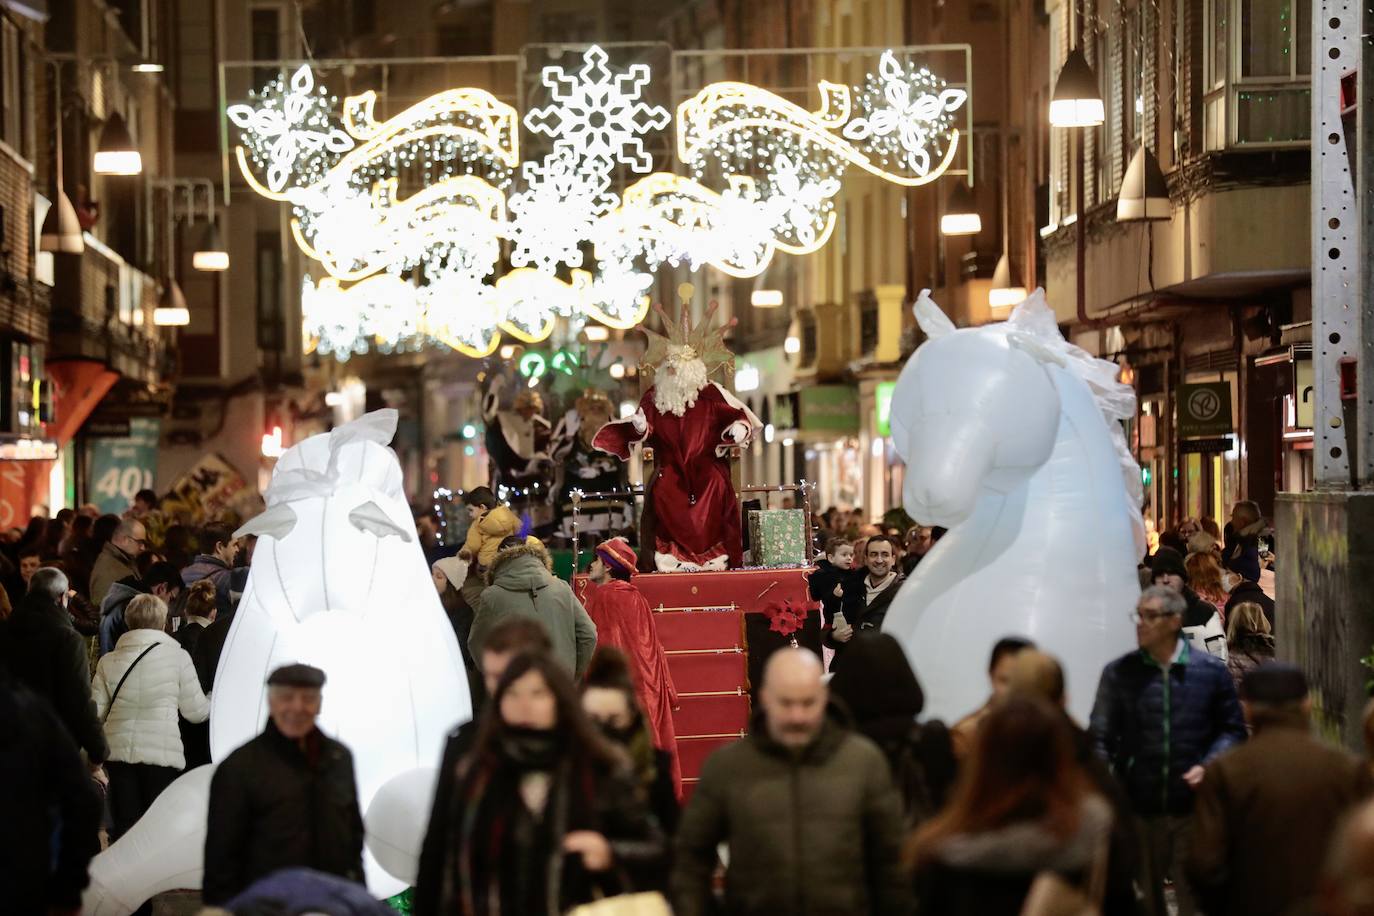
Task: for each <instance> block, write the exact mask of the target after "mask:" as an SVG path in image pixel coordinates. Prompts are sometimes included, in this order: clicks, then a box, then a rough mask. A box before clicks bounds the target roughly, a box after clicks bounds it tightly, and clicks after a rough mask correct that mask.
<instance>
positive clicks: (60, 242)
mask: <svg viewBox="0 0 1374 916" xmlns="http://www.w3.org/2000/svg"><path fill="white" fill-rule="evenodd" d="M52 68H53V73H54V77H53V107H54V110H55V112H56V115H55V117H54V119H53V122H54V123H55V124H56V125H57V131H56V133H57V144H56V146H55V147H54V156H53V195H52V206H50V207H48V212H47V215H45V216H44V217H43V226H42V228H41V229H40V230H39V234H38V250H39V251H48V252H53V253H60V254H81V252H83V251H85V250H86V241H85V239H83V238H82V236H81V220H79V219H77V217H76V208H75V207H73V206H72V202H71V199H70V198H69V197H67V195H66V192H64V191H63V190H62V68H61V66H59V65H58V64H56V63H54V64H52Z"/></svg>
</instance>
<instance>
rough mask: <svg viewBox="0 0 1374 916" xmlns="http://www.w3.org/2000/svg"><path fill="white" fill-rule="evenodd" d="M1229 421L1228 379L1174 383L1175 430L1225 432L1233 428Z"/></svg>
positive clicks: (1185, 433)
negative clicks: (1175, 389)
mask: <svg viewBox="0 0 1374 916" xmlns="http://www.w3.org/2000/svg"><path fill="white" fill-rule="evenodd" d="M1234 431H1235V429H1234V427H1233V426H1232V423H1231V383H1230V382H1203V383H1201V384H1192V385H1187V384H1185V385H1179V386H1178V434H1179V437H1180V438H1184V439H1187V438H1190V437H1192V436H1225V435H1227V434H1229V433H1232V432H1234Z"/></svg>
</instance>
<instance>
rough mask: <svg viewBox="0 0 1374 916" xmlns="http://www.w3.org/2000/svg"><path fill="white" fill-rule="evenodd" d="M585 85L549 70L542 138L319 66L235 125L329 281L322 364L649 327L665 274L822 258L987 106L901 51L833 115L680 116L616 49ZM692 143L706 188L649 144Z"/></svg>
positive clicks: (319, 288) (476, 107)
mask: <svg viewBox="0 0 1374 916" xmlns="http://www.w3.org/2000/svg"><path fill="white" fill-rule="evenodd" d="M578 64H580V66H579V65H577V64H575V65H574V67H564V66H562V65H558V66H549V67H546V68H544V70H543V71H542V73H541V77H540V79H541V82H542V84H543V86H544V87H545V88H546V89H547V90H548V94H549V101H548V104H546V105H544V106H542V107H534V108H531V109H530V110H529V111H528V112H526V113H525V115H524V116H523V118H521V116H520V114H519V113H518V112H517V111H516V110H515V109H514V108H513V107H511V106H510V105H507V104H505V103H504V102H502V101H500V100H499V99H497V98H496V97H495V96H493V95H491V94H490V93H488V92H486V91H484V90H480V89H472V88H464V89H451V90H447V91H444V92H440V93H438V94H436V95H433V96H430V97H428V98H426V99H423V100H422V101H420V102H418V103H416V104H414V105H412V106H410V107H409V108H406V109H405V110H404V111H402V112H400V113H398V114H396V115H394V116H393V117H390V118H387V119H386V120H378V119H377V117H376V114H375V111H376V105H377V101H378V100H377V96H376V95H375V93H372V92H366V93H363V94H361V95H358V96H351V97H349V98H347V99H345V100H343V102H342V103H340V101H339V100H338V99H337V98H336V97H334V96H332V95H330V94H329V93H328V91H327V90H326V88H325V87H324V86H322V85H319V84H318V81H317V79H316V75H315V73H314V72H313V71H312V69H311V68H310V66H309V65H306V66H302V67H300V68H299V69H297V70H295V71H294V72H293V73H291V74H289V75H287V74H282V75H281V76H279V77H278V78H276V79H274V80H272V81H271V82H269V83H268V84H267V85H266V86H264V87H263V88H262V89H261V90H258V91H256V92H254V93H252V94H251V96H250V98H249V100H248V102H246V103H244V104H237V105H231V106H230V107H229V108H228V111H227V114H228V117H229V119H230V121H231V122H232V123H233V124H234V126H235V127H236V128H238V133H239V138H238V144H237V146H236V147H235V151H234V156H235V159H236V161H237V162H238V165H239V167H240V170H241V171H242V173H243V174H244V176H245V179H246V180H247V181H248V183H249V185H250V186H251V187H252V188H253V189H254V190H255V191H257V192H258V193H260V194H262V195H264V196H266V197H269V198H272V199H274V200H279V201H282V202H283V203H285V204H288V205H290V207H291V209H292V219H291V232H292V236H293V239H294V240H295V242H296V244H297V245H298V246H299V247H300V249H301V250H302V251H303V252H304V253H305V254H306V255H307V256H308V257H309V258H310V259H311V260H312V261H313V262H314V263H315V265H316V268H317V269H315V270H313V271H312V273H311V275H310V276H307V277H306V278H305V279H304V280H303V285H302V301H303V312H304V321H305V334H306V337H307V339H308V340H309V341H311V342H312V344H313V346H314V347H315V348H316V349H317V350H318V351H319V352H321V353H326V354H332V355H333V356H335V357H336V358H338V359H341V360H343V359H347V358H349V357H350V356H352V355H354V354H359V353H364V352H367V351H368V350H370V349H380V350H382V351H390V350H395V349H409V348H415V347H419V346H424V345H427V344H430V343H438V344H441V345H444V346H448V347H451V348H453V349H456V350H458V351H460V352H463V353H466V354H468V355H471V356H476V357H482V356H487V355H490V354H491V353H493V352H494V351H495V350H496V349H497V347H498V346H499V345H500V342H501V340H502V337H503V335H509V336H511V337H514V338H516V339H517V340H521V341H524V342H527V343H534V342H538V341H540V340H543V339H545V338H546V337H548V335H549V334H550V333H551V332H552V329H553V327H554V324H555V322H556V320H557V319H558V318H559V317H560V316H572V317H575V318H578V319H581V320H588V319H590V320H594V321H598V322H601V323H602V324H605V325H609V326H611V327H617V328H630V327H633V326H634V325H636V324H638V323H639V321H641V320H642V319H643V317H644V315H645V313H646V311H647V308H648V292H649V290H650V288H651V287H652V284H653V279H654V274H655V272H656V271H657V270H658V269H659V268H660V267H662V266H663V265H671V266H674V267H677V266H682V265H686V266H688V267H690V268H691V269H698V268H700V267H702V266H703V265H707V264H710V265H713V266H715V267H717V268H719V269H720V270H722V271H724V272H726V273H728V274H730V275H732V276H736V277H751V276H756V275H758V274H759V273H761V272H762V271H763V270H765V269H766V268H767V267H768V265H769V263H771V261H772V259H773V257H774V256H775V255H776V253H778V252H784V253H788V254H806V253H809V252H812V251H816V250H818V249H819V248H821V247H822V246H823V245H825V244H826V242H827V241H828V240H829V238H830V236H831V234H832V233H833V230H834V227H835V222H836V214H835V206H834V200H835V197H836V196H837V195H838V194H839V192H840V190H841V188H842V181H843V178H844V175H845V173H846V171H847V170H848V169H850V168H853V167H858V168H860V169H862V170H864V171H866V172H868V173H870V174H872V175H875V176H878V177H880V178H882V179H884V180H886V181H890V182H893V183H896V184H900V185H904V186H915V185H920V184H925V183H927V182H930V181H934V180H936V179H937V178H939V176H940V175H941V174H943V173H944V172H945V170H946V169H948V168H949V166H950V164H951V163H952V161H953V159H954V156H955V152H956V150H957V148H958V145H959V130H958V128H957V127H956V116H957V115H958V113H959V112H960V110H961V109H963V108H964V106H965V105H966V103H967V99H968V96H967V93H966V92H965V91H964V90H962V89H958V88H951V87H949V86H948V85H947V84H946V82H945V81H944V80H943V79H941V78H940V77H938V76H936V75H935V74H933V73H931V72H930V71H929V70H927V69H925V68H922V67H917V66H916V65H915V64H913V63H911V62H910V61H903V60H901V59H899V58H898V56H897V55H896V54H895V53H894V52H892V51H888V52H886V53H884V54H883V55H882V56H881V59H880V61H879V66H878V72H877V73H874V74H869V75H868V76H867V78H866V79H865V80H864V81H863V82H862V83H861V84H860V85H857V86H842V85H838V84H835V83H830V82H825V81H822V82H821V83H820V84H819V86H818V90H819V96H820V100H821V101H820V106H819V108H818V109H817V110H815V111H809V110H807V109H805V108H803V107H801V106H799V105H797V104H795V103H793V102H790V101H788V100H786V99H784V98H782V97H780V96H778V95H776V94H774V93H772V92H770V91H768V90H766V89H762V88H760V87H757V86H753V85H750V84H747V83H737V82H729V83H714V84H711V85H709V86H706V87H705V88H704V89H702V90H701V91H700V92H698V93H697V94H696V95H695V96H693V97H691V98H689V99H687V100H686V101H685V102H683V103H682V104H681V105H679V107H678V110H677V112H676V115H673V114H672V113H670V112H669V111H668V110H667V109H666V108H663V107H662V106H660V105H656V104H652V103H650V102H648V101H646V100H645V99H644V92H645V89H646V88H647V87H648V86H649V85H650V83H651V80H652V73H651V71H650V68H649V67H648V66H647V65H644V64H634V65H632V66H629V67H626V68H623V69H621V68H617V67H615V66H613V65H612V64H611V62H610V58H609V55H608V54H607V53H606V52H605V51H604V50H603V49H601V48H600V47H596V46H593V47H590V48H588V49H587V50H586V51H585V52H583V53H582V55H581V57H580V61H579V62H578ZM965 114H966V112H965ZM522 127H523V129H524V130H525V131H528V132H529V134H530V135H536V136H539V137H541V138H545V139H546V140H548V141H550V142H549V146H550V149H549V151H548V152H547V154H545V155H543V156H542V158H539V159H536V160H525V159H523V158H522V155H521V128H522ZM670 128H671V129H674V130H675V131H676V134H677V154H678V159H679V160H680V163H681V165H682V166H683V167H684V172H685V174H679V173H677V172H673V171H668V170H666V169H663V168H662V166H664V165H669V164H668V163H655V161H654V156H653V155H652V154H651V153H650V152H649V150H648V149H647V148H646V145H645V141H646V139H647V138H650V137H653V136H654V135H656V134H658V133H661V132H662V131H665V130H668V129H670ZM656 166H659V168H658V170H656ZM625 174H628V175H629V176H630V178H631V179H632V181H631V183H629V184H628V186H626V187H624V188H623V190H619V188H620V184H618V183H617V181H616V179H617V177H619V176H623V175H625Z"/></svg>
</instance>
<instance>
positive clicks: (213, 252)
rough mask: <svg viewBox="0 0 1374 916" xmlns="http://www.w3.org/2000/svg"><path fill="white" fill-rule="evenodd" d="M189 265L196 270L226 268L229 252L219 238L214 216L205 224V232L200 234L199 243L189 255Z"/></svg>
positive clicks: (227, 266)
mask: <svg viewBox="0 0 1374 916" xmlns="http://www.w3.org/2000/svg"><path fill="white" fill-rule="evenodd" d="M191 266H192V267H194V268H195V269H196V270H228V269H229V252H228V250H227V249H226V248H225V247H224V241H223V239H221V238H220V234H219V225H218V224H217V223H216V222H215V220H214V217H211V218H210V221H209V222H207V223H206V224H205V232H204V233H202V234H201V237H200V244H199V245H197V246H196V250H195V253H194V254H192V255H191Z"/></svg>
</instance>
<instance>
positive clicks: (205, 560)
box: [181, 553, 234, 614]
mask: <svg viewBox="0 0 1374 916" xmlns="http://www.w3.org/2000/svg"><path fill="white" fill-rule="evenodd" d="M201 579H209V580H210V581H211V582H214V583H215V607H216V608H218V610H219V612H220V613H221V614H227V613H229V612H230V611H231V610H233V608H234V602H233V598H232V597H231V596H230V591H231V585H232V583H233V579H234V568H233V567H232V566H230V565H229V564H228V563H226V562H224V561H223V560H221V559H220V558H219V557H216V556H212V555H210V554H204V553H202V554H199V555H197V556H196V558H195V559H194V560H192V561H191V565H190V566H188V567H186V568H185V569H183V570H182V571H181V582H182V584H183V585H185V586H186V587H187V588H190V587H191V586H192V585H195V584H196V583H197V582H199V581H200V580H201Z"/></svg>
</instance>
